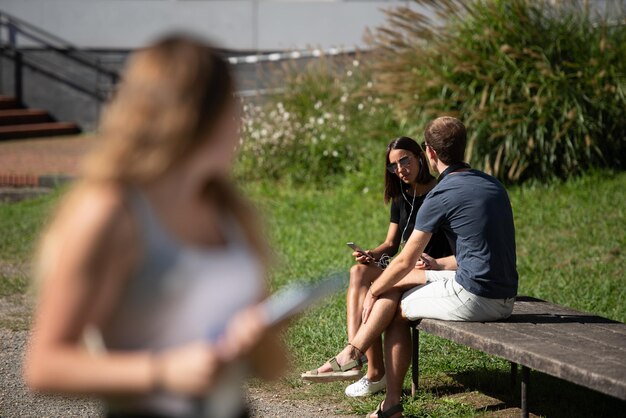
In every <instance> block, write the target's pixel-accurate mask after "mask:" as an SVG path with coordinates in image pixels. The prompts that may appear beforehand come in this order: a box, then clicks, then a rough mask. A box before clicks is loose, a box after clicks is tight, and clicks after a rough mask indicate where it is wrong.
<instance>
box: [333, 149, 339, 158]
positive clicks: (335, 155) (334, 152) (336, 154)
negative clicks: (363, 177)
mask: <svg viewBox="0 0 626 418" xmlns="http://www.w3.org/2000/svg"><path fill="white" fill-rule="evenodd" d="M333 157H335V158H337V157H339V153H338V152H337V150H333Z"/></svg>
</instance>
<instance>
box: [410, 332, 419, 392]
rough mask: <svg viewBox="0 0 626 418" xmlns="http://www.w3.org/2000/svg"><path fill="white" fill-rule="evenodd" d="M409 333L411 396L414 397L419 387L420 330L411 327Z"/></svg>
mask: <svg viewBox="0 0 626 418" xmlns="http://www.w3.org/2000/svg"><path fill="white" fill-rule="evenodd" d="M411 332H412V334H413V349H412V350H411V351H412V352H413V355H412V357H413V358H412V367H411V396H413V397H415V393H417V389H418V387H419V374H420V330H419V329H417V327H415V326H412V327H411Z"/></svg>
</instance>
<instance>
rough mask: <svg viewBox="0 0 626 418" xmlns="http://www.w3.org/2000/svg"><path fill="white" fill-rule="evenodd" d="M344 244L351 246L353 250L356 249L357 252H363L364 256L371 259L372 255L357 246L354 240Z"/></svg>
mask: <svg viewBox="0 0 626 418" xmlns="http://www.w3.org/2000/svg"><path fill="white" fill-rule="evenodd" d="M346 245H348V247H350V248H352V249H353V250H354V251H356V252H357V253H361V254H363V255H364V256H365V257H367V258H369V259H371V260H373V259H374V257H372V256H371V255H369V254H368V253H366V252H365V250H363V249H362V248H361V247H359V246H358V245H356V244H355V243H354V242H347V243H346Z"/></svg>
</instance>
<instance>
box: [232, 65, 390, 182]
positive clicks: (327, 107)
mask: <svg viewBox="0 0 626 418" xmlns="http://www.w3.org/2000/svg"><path fill="white" fill-rule="evenodd" d="M283 71H284V77H283V78H284V82H285V88H284V89H283V90H282V91H281V92H280V93H277V94H275V95H272V96H271V97H269V99H268V101H267V102H265V103H264V104H262V105H254V104H246V105H244V114H243V132H242V133H243V135H242V142H241V154H240V159H239V164H238V167H237V169H238V171H237V172H238V175H239V176H240V177H242V178H246V179H248V180H249V179H268V178H269V179H275V180H282V181H288V182H294V183H297V184H304V183H314V184H329V183H335V182H337V181H341V178H342V176H343V175H345V174H348V173H360V172H363V171H364V170H371V169H372V168H373V167H376V168H378V169H379V170H378V171H380V173H381V176H382V170H383V168H382V167H383V162H382V158H383V157H384V152H385V146H386V145H387V143H388V141H389V140H391V139H392V136H393V135H394V133H396V132H397V131H398V128H397V127H396V126H395V124H394V122H393V119H392V118H391V117H390V112H389V106H388V105H385V104H382V103H381V100H380V99H377V98H375V97H373V96H372V95H367V94H363V89H362V86H367V85H368V83H370V84H371V82H369V81H368V79H369V78H370V74H369V73H368V72H367V71H366V70H364V69H363V65H362V63H361V61H360V56H359V55H357V56H354V57H352V56H351V57H348V58H345V59H343V60H330V59H326V58H321V59H319V60H316V61H313V62H311V63H309V64H308V65H307V66H306V67H305V68H304V69H302V68H299V67H295V64H294V65H293V66H287V68H286V69H284V70H283ZM357 177H358V175H357Z"/></svg>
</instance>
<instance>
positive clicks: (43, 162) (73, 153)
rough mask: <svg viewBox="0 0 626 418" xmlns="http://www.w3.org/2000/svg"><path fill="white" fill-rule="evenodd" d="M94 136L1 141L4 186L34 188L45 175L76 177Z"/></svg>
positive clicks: (0, 173)
mask: <svg viewBox="0 0 626 418" xmlns="http://www.w3.org/2000/svg"><path fill="white" fill-rule="evenodd" d="M94 143H95V138H94V136H93V135H76V136H68V137H57V138H43V139H20V140H13V141H0V187H34V186H39V185H41V182H42V178H43V177H50V176H53V177H54V176H61V177H66V176H70V177H71V176H75V175H77V174H78V169H79V164H80V160H81V158H82V157H83V156H84V155H85V153H86V152H87V151H88V150H89V149H90V148H91V147H92V146H93V144H94Z"/></svg>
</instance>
